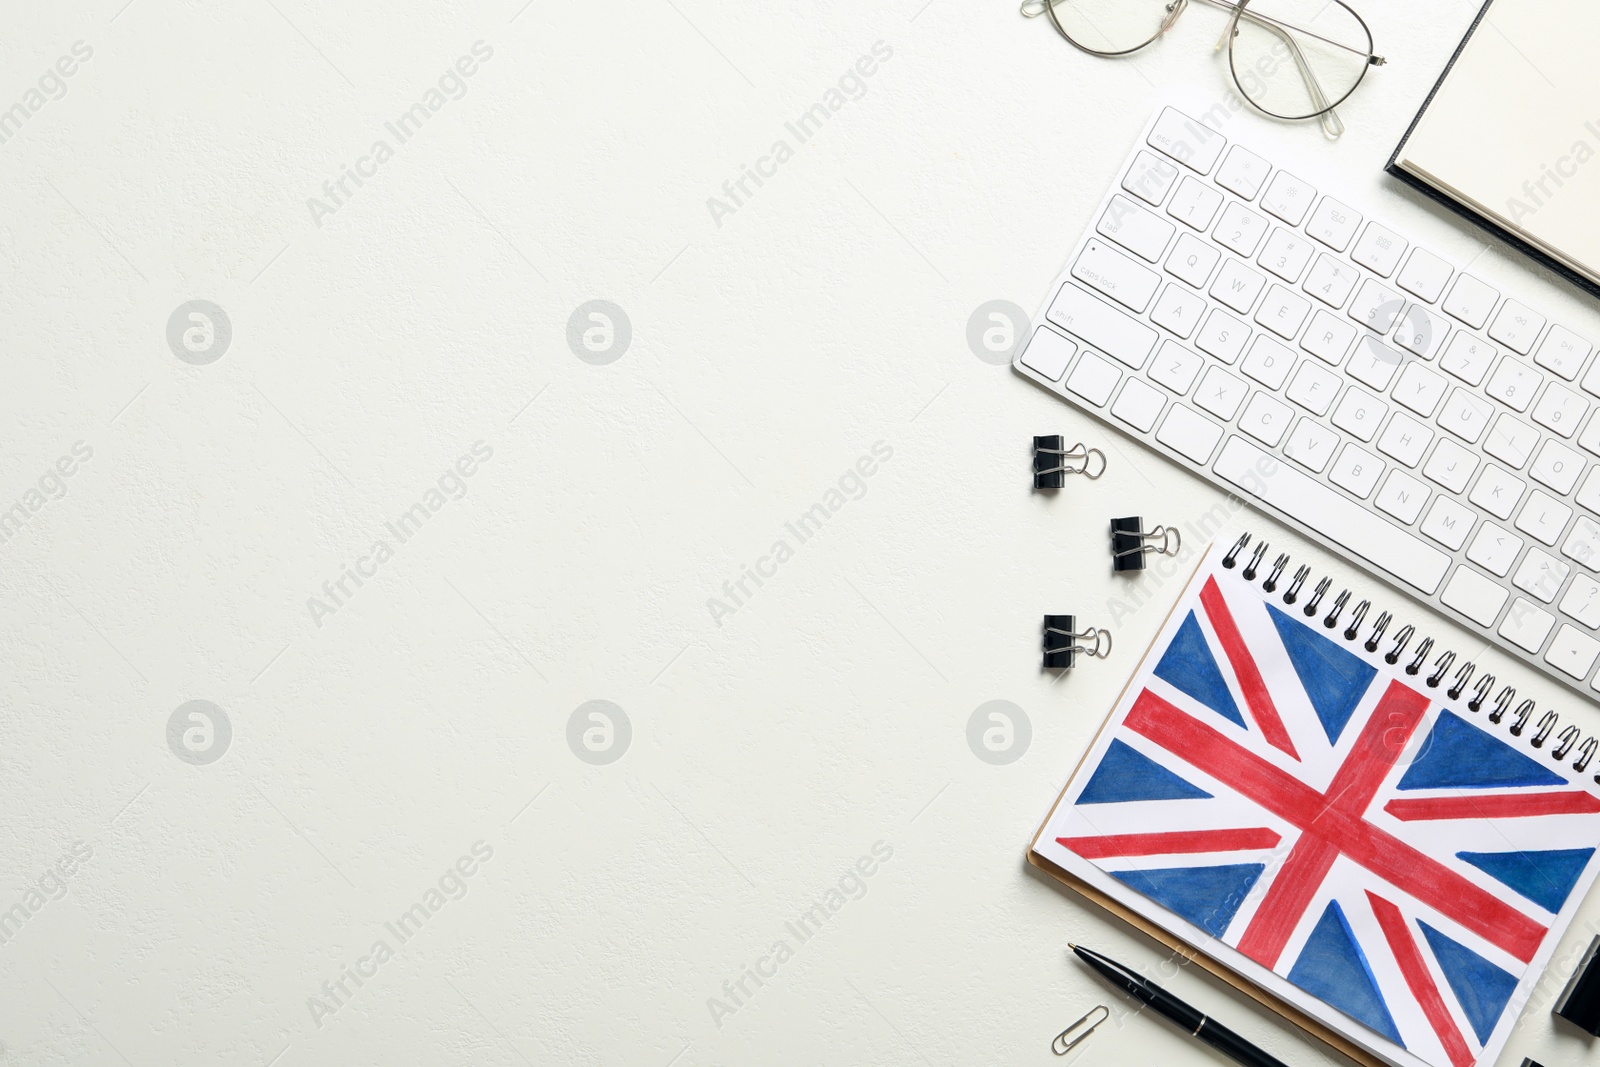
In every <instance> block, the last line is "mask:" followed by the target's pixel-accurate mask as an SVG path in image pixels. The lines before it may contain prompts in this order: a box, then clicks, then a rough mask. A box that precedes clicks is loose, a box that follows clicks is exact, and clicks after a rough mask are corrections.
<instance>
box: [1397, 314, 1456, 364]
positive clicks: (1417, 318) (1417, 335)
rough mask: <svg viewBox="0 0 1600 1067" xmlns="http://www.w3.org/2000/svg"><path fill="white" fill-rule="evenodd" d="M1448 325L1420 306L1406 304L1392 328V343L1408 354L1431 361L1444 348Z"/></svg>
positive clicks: (1448, 331) (1448, 329) (1448, 330)
mask: <svg viewBox="0 0 1600 1067" xmlns="http://www.w3.org/2000/svg"><path fill="white" fill-rule="evenodd" d="M1449 333H1450V324H1449V323H1448V322H1446V321H1445V320H1444V319H1443V318H1442V317H1441V316H1438V315H1435V314H1434V313H1433V312H1431V311H1429V310H1428V309H1427V308H1425V307H1423V306H1422V305H1421V304H1415V303H1413V304H1407V305H1406V309H1405V310H1404V311H1403V312H1401V313H1400V319H1399V321H1398V323H1397V324H1396V325H1395V328H1394V343H1395V344H1397V345H1399V346H1400V347H1401V348H1403V349H1405V350H1406V351H1408V352H1411V353H1414V354H1415V355H1418V356H1421V357H1422V358H1423V359H1432V358H1433V357H1434V356H1435V355H1437V354H1438V352H1439V349H1440V348H1443V347H1444V339H1445V337H1446V336H1448V335H1449Z"/></svg>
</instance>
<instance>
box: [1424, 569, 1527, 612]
mask: <svg viewBox="0 0 1600 1067" xmlns="http://www.w3.org/2000/svg"><path fill="white" fill-rule="evenodd" d="M1510 595H1511V594H1510V593H1507V592H1506V591H1505V590H1504V589H1502V588H1501V587H1500V586H1499V584H1498V583H1496V582H1493V581H1491V580H1490V579H1488V578H1485V577H1484V576H1483V575H1481V574H1479V573H1478V572H1477V571H1475V570H1472V569H1471V568H1470V567H1457V568H1456V572H1455V574H1453V575H1451V576H1450V584H1449V585H1446V586H1445V587H1444V592H1442V593H1440V594H1439V599H1440V600H1442V601H1444V602H1445V603H1446V604H1448V605H1449V606H1450V607H1452V608H1455V609H1456V610H1457V611H1459V612H1461V614H1463V615H1465V616H1466V617H1467V618H1469V619H1471V620H1472V621H1473V622H1475V623H1477V624H1478V625H1479V626H1493V625H1494V620H1495V619H1496V618H1497V617H1498V616H1499V614H1500V609H1501V608H1502V607H1504V606H1505V602H1506V598H1507V597H1509V596H1510Z"/></svg>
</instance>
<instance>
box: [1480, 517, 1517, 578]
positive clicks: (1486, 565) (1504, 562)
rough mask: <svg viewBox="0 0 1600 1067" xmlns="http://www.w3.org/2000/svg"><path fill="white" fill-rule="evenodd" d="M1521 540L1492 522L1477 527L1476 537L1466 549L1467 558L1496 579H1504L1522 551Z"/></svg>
mask: <svg viewBox="0 0 1600 1067" xmlns="http://www.w3.org/2000/svg"><path fill="white" fill-rule="evenodd" d="M1522 544H1523V542H1522V538H1520V537H1518V536H1517V535H1516V534H1514V533H1511V532H1510V531H1509V530H1502V529H1501V528H1500V527H1498V526H1496V525H1495V524H1494V523H1492V522H1486V523H1484V524H1483V525H1482V526H1480V527H1478V536H1476V537H1474V538H1473V539H1472V545H1471V547H1469V548H1468V549H1467V558H1468V559H1470V560H1471V561H1472V562H1474V563H1476V564H1477V565H1478V566H1480V567H1482V568H1483V569H1484V570H1486V571H1488V572H1489V573H1490V574H1493V575H1494V576H1495V577H1497V578H1504V577H1505V576H1506V573H1507V572H1508V571H1510V570H1511V565H1512V564H1513V563H1515V562H1516V561H1517V553H1518V552H1521V551H1522Z"/></svg>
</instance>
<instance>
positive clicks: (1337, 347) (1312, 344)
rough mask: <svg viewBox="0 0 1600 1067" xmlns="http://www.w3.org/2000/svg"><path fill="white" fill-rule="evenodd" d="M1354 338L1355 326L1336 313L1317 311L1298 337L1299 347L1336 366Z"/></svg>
mask: <svg viewBox="0 0 1600 1067" xmlns="http://www.w3.org/2000/svg"><path fill="white" fill-rule="evenodd" d="M1355 339H1356V328H1355V327H1354V326H1352V325H1350V324H1349V323H1348V322H1345V321H1344V320H1343V319H1341V318H1339V317H1338V316H1336V315H1330V314H1328V313H1327V312H1326V311H1319V312H1317V313H1316V314H1315V315H1313V316H1312V318H1311V326H1310V328H1309V329H1307V330H1306V333H1305V336H1304V337H1302V338H1300V347H1301V348H1303V349H1305V350H1306V351H1307V352H1310V353H1311V354H1312V355H1313V356H1316V357H1317V358H1318V359H1320V360H1322V361H1323V362H1324V363H1329V364H1332V365H1333V366H1335V367H1337V366H1338V365H1339V363H1340V362H1341V361H1342V360H1343V359H1344V354H1345V353H1346V352H1348V351H1350V342H1352V341H1354V340H1355Z"/></svg>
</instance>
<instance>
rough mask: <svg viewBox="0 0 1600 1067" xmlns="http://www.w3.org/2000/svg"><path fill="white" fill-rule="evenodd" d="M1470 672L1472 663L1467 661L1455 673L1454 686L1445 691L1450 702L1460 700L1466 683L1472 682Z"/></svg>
mask: <svg viewBox="0 0 1600 1067" xmlns="http://www.w3.org/2000/svg"><path fill="white" fill-rule="evenodd" d="M1472 670H1473V667H1472V661H1471V660H1468V661H1467V662H1465V663H1463V664H1462V665H1461V668H1460V669H1459V670H1457V671H1456V680H1455V684H1454V685H1452V686H1451V687H1450V688H1449V689H1446V690H1445V694H1446V695H1447V696H1449V698H1450V699H1451V700H1460V699H1461V694H1462V693H1463V692H1465V691H1466V688H1467V683H1468V682H1470V681H1472Z"/></svg>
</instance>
